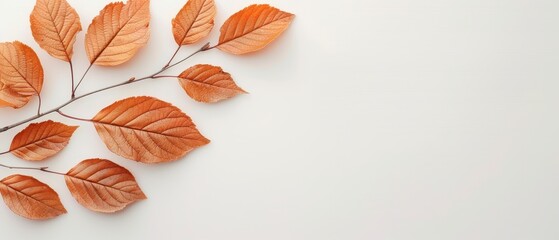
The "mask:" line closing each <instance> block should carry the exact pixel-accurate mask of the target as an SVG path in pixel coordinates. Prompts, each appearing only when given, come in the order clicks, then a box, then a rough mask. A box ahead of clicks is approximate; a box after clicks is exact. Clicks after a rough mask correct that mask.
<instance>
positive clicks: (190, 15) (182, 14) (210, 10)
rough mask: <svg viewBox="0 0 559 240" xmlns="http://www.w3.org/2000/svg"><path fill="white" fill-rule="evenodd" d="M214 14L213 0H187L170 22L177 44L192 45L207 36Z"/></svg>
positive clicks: (210, 29) (211, 26) (212, 23)
mask: <svg viewBox="0 0 559 240" xmlns="http://www.w3.org/2000/svg"><path fill="white" fill-rule="evenodd" d="M215 13H216V10H215V3H214V0H189V1H188V2H187V3H186V5H184V7H183V8H182V9H181V10H180V11H179V13H178V14H177V16H176V17H175V18H174V19H173V22H172V23H173V35H174V37H175V41H176V42H177V44H179V45H187V44H193V43H196V42H198V41H200V40H201V39H202V38H205V37H206V36H208V34H210V32H211V31H212V28H213V26H214V18H215Z"/></svg>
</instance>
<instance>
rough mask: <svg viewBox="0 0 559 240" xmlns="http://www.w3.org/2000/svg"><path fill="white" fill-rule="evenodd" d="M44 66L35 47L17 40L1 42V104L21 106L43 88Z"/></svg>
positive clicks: (13, 106) (14, 106)
mask: <svg viewBox="0 0 559 240" xmlns="http://www.w3.org/2000/svg"><path fill="white" fill-rule="evenodd" d="M43 77H44V73H43V67H42V65H41V61H40V60H39V57H37V54H36V53H35V51H33V49H31V48H30V47H29V46H27V45H25V44H23V43H21V42H18V41H15V42H11V43H0V82H2V86H0V87H2V88H1V90H0V106H4V107H12V108H21V107H23V106H24V105H26V104H27V103H28V102H29V100H30V99H31V97H33V96H35V95H39V94H40V93H41V90H42V88H43Z"/></svg>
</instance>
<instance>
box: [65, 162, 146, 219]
mask: <svg viewBox="0 0 559 240" xmlns="http://www.w3.org/2000/svg"><path fill="white" fill-rule="evenodd" d="M64 179H65V180H66V186H68V189H69V190H70V193H72V196H73V197H74V198H75V199H76V200H77V201H78V203H80V204H81V205H83V206H84V207H86V208H88V209H90V210H92V211H96V212H104V213H113V212H116V211H120V210H122V209H124V208H125V207H126V206H128V205H129V204H131V203H134V202H136V201H139V200H143V199H146V196H145V195H144V193H143V192H142V190H141V189H140V186H138V183H136V179H135V178H134V176H133V175H132V173H130V171H128V170H127V169H126V168H124V167H121V166H119V165H117V164H116V163H113V162H111V161H109V160H104V159H89V160H85V161H82V162H81V163H79V164H78V165H77V166H75V167H74V168H72V169H71V170H70V171H68V173H67V174H66V176H65V177H64Z"/></svg>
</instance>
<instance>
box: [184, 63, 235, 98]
mask: <svg viewBox="0 0 559 240" xmlns="http://www.w3.org/2000/svg"><path fill="white" fill-rule="evenodd" d="M179 82H180V84H181V86H182V88H183V89H184V90H185V91H186V93H187V94H188V95H189V96H190V97H191V98H193V99H194V100H196V101H199V102H205V103H214V102H219V101H221V100H225V99H229V98H232V97H234V96H237V95H239V94H243V93H246V92H245V91H244V90H243V89H241V88H240V87H239V86H237V84H235V82H234V81H233V78H231V74H229V73H226V72H224V71H223V70H222V69H221V68H220V67H216V66H212V65H205V64H200V65H196V66H194V67H191V68H189V69H187V70H186V71H184V72H183V73H181V75H179Z"/></svg>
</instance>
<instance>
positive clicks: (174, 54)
mask: <svg viewBox="0 0 559 240" xmlns="http://www.w3.org/2000/svg"><path fill="white" fill-rule="evenodd" d="M181 47H182V45H179V47H177V50H176V51H175V53H173V56H172V57H171V59H169V62H167V64H165V66H164V67H163V68H166V67H168V66H169V65H171V62H173V60H175V57H176V56H177V54H178V53H179V51H180V50H181Z"/></svg>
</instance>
